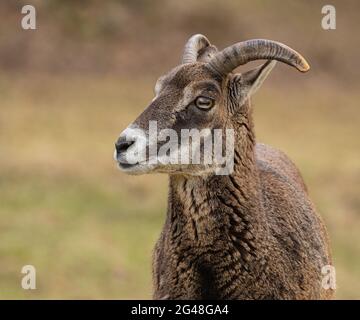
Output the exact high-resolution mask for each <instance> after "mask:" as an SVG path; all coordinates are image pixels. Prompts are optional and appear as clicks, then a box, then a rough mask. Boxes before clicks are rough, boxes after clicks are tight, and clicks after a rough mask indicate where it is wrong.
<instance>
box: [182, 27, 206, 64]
mask: <svg viewBox="0 0 360 320" xmlns="http://www.w3.org/2000/svg"><path fill="white" fill-rule="evenodd" d="M209 46H210V41H209V40H208V39H207V38H206V37H205V36H203V35H202V34H195V35H193V36H192V37H191V38H190V39H189V40H188V42H187V43H186V45H185V48H184V54H183V57H182V63H192V62H196V61H197V58H198V54H199V51H200V50H203V49H205V48H206V47H209Z"/></svg>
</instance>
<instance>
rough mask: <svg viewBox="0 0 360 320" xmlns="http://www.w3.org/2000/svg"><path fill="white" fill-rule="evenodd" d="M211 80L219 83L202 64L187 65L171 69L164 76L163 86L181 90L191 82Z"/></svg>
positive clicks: (212, 73)
mask: <svg viewBox="0 0 360 320" xmlns="http://www.w3.org/2000/svg"><path fill="white" fill-rule="evenodd" d="M208 79H213V80H216V81H219V80H220V79H218V77H217V76H216V74H215V73H214V72H212V71H211V70H210V69H209V68H207V67H206V64H204V63H189V64H184V65H180V66H178V67H176V68H174V69H172V70H171V71H170V72H169V73H168V74H167V75H165V76H164V79H163V81H162V82H163V86H171V87H175V88H177V89H183V88H185V87H186V86H187V85H189V84H190V83H191V82H198V81H204V80H208Z"/></svg>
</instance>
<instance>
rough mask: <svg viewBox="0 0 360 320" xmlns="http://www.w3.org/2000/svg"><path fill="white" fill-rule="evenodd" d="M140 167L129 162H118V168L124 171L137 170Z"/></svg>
mask: <svg viewBox="0 0 360 320" xmlns="http://www.w3.org/2000/svg"><path fill="white" fill-rule="evenodd" d="M138 165H139V163H127V162H120V161H118V166H119V168H120V169H122V170H129V169H131V168H135V167H136V166H138Z"/></svg>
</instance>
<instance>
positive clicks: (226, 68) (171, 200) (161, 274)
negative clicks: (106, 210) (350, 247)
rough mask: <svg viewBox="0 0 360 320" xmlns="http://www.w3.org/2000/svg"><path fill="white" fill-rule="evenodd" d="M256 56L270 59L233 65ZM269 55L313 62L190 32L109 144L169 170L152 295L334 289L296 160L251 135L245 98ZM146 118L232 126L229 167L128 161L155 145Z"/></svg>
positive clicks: (275, 46)
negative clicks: (219, 45)
mask: <svg viewBox="0 0 360 320" xmlns="http://www.w3.org/2000/svg"><path fill="white" fill-rule="evenodd" d="M259 59H265V60H267V62H266V63H264V64H263V65H262V66H260V67H257V68H255V69H253V70H251V71H247V72H245V73H242V74H240V73H236V74H234V73H232V71H233V70H234V69H235V68H236V67H238V66H240V65H244V64H246V63H247V62H249V61H253V60H259ZM274 60H278V61H281V62H284V63H286V64H288V65H291V66H293V67H295V68H296V69H298V70H299V71H301V72H306V71H307V70H308V69H309V65H308V64H307V62H306V61H305V59H304V58H303V57H302V56H301V55H300V54H299V53H297V52H296V51H294V50H293V49H291V48H289V47H287V46H286V45H284V44H281V43H279V42H275V41H271V40H262V39H259V40H249V41H245V42H240V43H236V44H234V45H232V46H230V47H228V48H226V49H224V50H222V51H217V49H216V47H214V46H212V45H211V44H210V42H209V41H208V39H207V38H206V37H205V36H203V35H195V36H193V37H191V38H190V40H189V41H188V43H187V44H186V46H185V51H184V55H183V61H182V64H181V65H179V66H177V67H176V68H174V69H172V70H171V71H170V72H169V73H168V74H166V75H165V76H163V77H161V78H160V79H159V80H158V82H157V84H156V87H155V93H156V96H155V98H154V99H153V100H152V102H151V103H150V105H149V106H148V107H147V108H146V109H145V111H144V112H143V113H142V114H141V115H140V116H139V117H138V118H137V119H136V120H135V122H134V123H133V124H132V125H131V126H129V127H128V128H127V129H126V130H125V131H124V132H123V133H122V134H121V135H120V137H119V139H118V140H117V142H116V144H115V146H116V150H115V157H116V160H117V162H118V165H119V167H120V169H121V170H123V171H124V172H126V173H130V174H142V173H150V172H163V173H168V174H169V177H170V178H169V180H170V182H169V197H168V210H167V217H166V222H165V224H164V227H163V230H162V232H161V235H160V238H159V240H158V242H157V244H156V247H155V250H154V256H153V285H154V294H153V297H154V298H155V299H329V298H331V297H332V295H333V293H334V291H333V290H332V289H328V290H325V289H324V288H323V287H322V285H321V283H322V273H321V270H322V268H323V267H324V266H326V265H331V263H332V262H331V257H330V249H329V243H328V238H327V234H326V229H325V226H324V224H323V223H322V221H321V218H320V217H319V216H318V214H317V213H316V211H315V208H314V205H313V204H312V202H311V200H310V198H309V196H308V193H307V190H306V186H305V184H304V182H303V179H302V177H301V175H300V173H299V171H298V169H297V168H296V167H295V165H294V164H293V163H292V162H291V160H290V159H289V158H288V157H287V156H286V155H285V154H284V153H282V152H281V151H278V150H276V149H274V148H272V147H269V146H267V145H264V144H259V143H256V142H255V135H254V128H253V120H252V108H251V104H250V98H251V96H252V94H253V93H254V92H255V91H256V90H257V89H258V88H259V87H260V86H261V84H262V83H263V81H264V80H265V78H266V77H267V75H268V74H269V73H270V71H271V70H272V68H273V67H274V65H275V61H274ZM151 120H153V121H157V125H158V127H159V129H164V128H171V129H173V130H175V131H176V132H178V133H180V130H181V129H183V128H196V129H199V130H200V129H203V128H210V129H211V130H214V129H216V128H220V129H227V128H232V129H234V133H235V144H234V168H233V171H232V172H231V173H230V174H228V175H217V174H215V169H216V168H215V167H216V165H215V164H214V165H211V164H210V165H209V164H208V165H203V164H186V163H185V164H181V163H180V164H176V165H174V164H171V163H170V164H169V163H168V164H163V163H160V162H157V163H154V162H152V163H151V164H149V163H150V162H149V160H150V156H149V155H148V153H146V161H138V162H135V163H131V162H130V161H129V160H128V159H127V158H126V156H127V155H128V154H129V153H130V151H133V150H134V149H136V150H137V151H138V152H139V150H142V151H144V150H145V149H146V150H148V148H150V147H151V144H152V142H149V141H147V142H146V141H145V140H146V139H145V140H144V139H143V138H144V137H143V136H142V138H140V137H139V134H138V133H136V132H135V131H136V130H135V129H140V130H142V131H143V132H145V133H146V134H148V130H149V129H148V126H149V121H151ZM134 130H135V131H134ZM131 132H132V133H131ZM134 132H135V133H134ZM159 147H160V146H159V145H157V146H156V148H157V149H156V150H159ZM199 150H200V152H203V150H204V149H203V145H202V147H201V148H199Z"/></svg>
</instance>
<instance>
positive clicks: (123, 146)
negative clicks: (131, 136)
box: [115, 138, 135, 155]
mask: <svg viewBox="0 0 360 320" xmlns="http://www.w3.org/2000/svg"><path fill="white" fill-rule="evenodd" d="M134 143H135V141H127V140H124V139H121V138H119V140H118V141H117V142H116V143H115V149H116V152H117V154H118V155H119V154H121V153H124V152H126V150H127V149H128V148H129V147H130V146H131V145H133V144H134Z"/></svg>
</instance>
